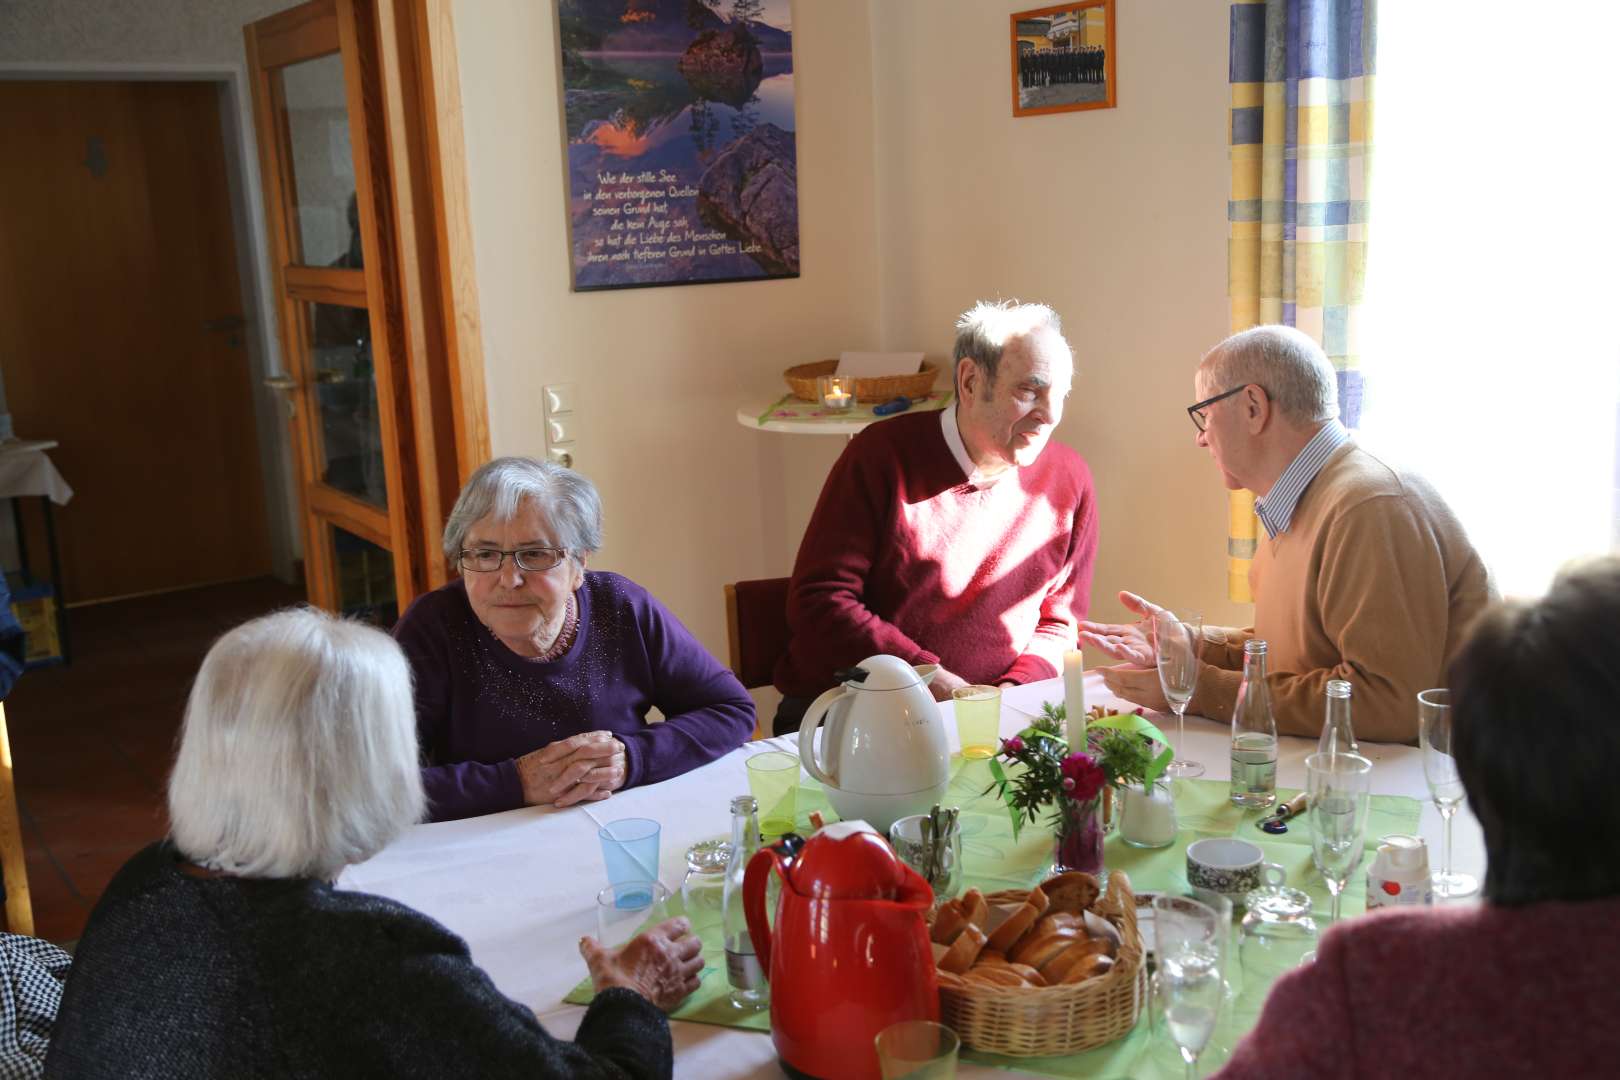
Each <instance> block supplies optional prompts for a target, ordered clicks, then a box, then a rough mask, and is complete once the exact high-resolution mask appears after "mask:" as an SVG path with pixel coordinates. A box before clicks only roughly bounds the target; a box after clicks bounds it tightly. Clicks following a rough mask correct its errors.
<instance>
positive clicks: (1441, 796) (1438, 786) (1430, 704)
mask: <svg viewBox="0 0 1620 1080" xmlns="http://www.w3.org/2000/svg"><path fill="white" fill-rule="evenodd" d="M1417 699H1418V741H1419V742H1420V743H1422V744H1423V777H1424V779H1426V780H1427V781H1428V782H1429V795H1430V796H1431V797H1433V799H1434V806H1435V809H1436V810H1439V811H1440V820H1441V821H1442V822H1444V823H1445V839H1444V841H1443V842H1442V846H1441V849H1440V872H1439V873H1438V874H1435V875H1434V876H1433V877H1432V878H1430V879H1429V880H1430V882H1431V883H1432V884H1433V886H1434V894H1435V895H1436V896H1440V897H1444V898H1446V899H1448V900H1449V899H1452V898H1454V897H1458V896H1472V895H1473V894H1474V893H1476V892H1478V891H1479V879H1478V878H1476V877H1474V875H1472V874H1464V873H1462V872H1460V871H1456V870H1453V869H1452V868H1451V819H1452V818H1453V817H1454V816H1456V813H1457V808H1458V807H1460V806H1462V804H1463V800H1464V799H1465V798H1466V797H1467V795H1466V793H1465V792H1464V791H1463V784H1462V779H1461V778H1460V777H1459V776H1458V775H1457V759H1456V758H1454V757H1452V756H1451V691H1450V690H1444V689H1435V690H1425V691H1423V693H1421V694H1419V695H1418V696H1417Z"/></svg>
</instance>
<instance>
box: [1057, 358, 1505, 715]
mask: <svg viewBox="0 0 1620 1080" xmlns="http://www.w3.org/2000/svg"><path fill="white" fill-rule="evenodd" d="M1195 385H1196V388H1197V393H1198V397H1199V398H1200V399H1201V400H1200V401H1199V403H1198V404H1197V405H1195V406H1193V407H1191V408H1190V409H1189V410H1188V412H1189V413H1190V414H1191V415H1192V418H1193V423H1194V424H1195V425H1196V426H1197V427H1198V429H1199V433H1198V445H1199V446H1202V447H1204V448H1205V449H1207V450H1208V451H1209V453H1210V456H1211V457H1213V458H1214V459H1215V464H1216V466H1217V467H1218V468H1219V469H1220V470H1221V476H1222V477H1223V478H1224V479H1225V481H1226V486H1227V487H1228V488H1230V489H1232V490H1238V489H1241V488H1247V489H1248V490H1250V491H1255V492H1263V493H1264V494H1263V495H1262V496H1260V498H1259V499H1258V500H1257V502H1256V509H1257V511H1258V512H1259V515H1260V521H1261V524H1262V525H1263V526H1264V527H1265V532H1266V536H1265V538H1264V539H1262V540H1261V541H1260V546H1259V550H1258V551H1257V552H1256V554H1255V558H1254V564H1253V566H1252V567H1251V569H1250V571H1249V582H1250V586H1251V588H1252V590H1253V593H1254V625H1253V626H1252V627H1249V628H1246V629H1242V630H1238V629H1230V628H1225V627H1207V628H1205V631H1204V638H1205V641H1204V648H1203V653H1202V660H1203V661H1204V663H1203V665H1202V667H1201V669H1200V671H1199V675H1198V689H1197V692H1196V693H1195V694H1194V695H1193V699H1192V702H1191V703H1190V704H1189V706H1188V709H1187V711H1188V712H1192V713H1197V714H1200V715H1203V716H1208V717H1212V718H1214V719H1217V720H1225V719H1227V718H1229V717H1230V716H1231V715H1232V709H1233V707H1234V706H1235V704H1236V702H1237V692H1238V683H1239V682H1240V680H1241V678H1242V667H1243V643H1244V642H1245V641H1247V640H1248V639H1249V638H1251V637H1255V638H1260V639H1262V640H1264V641H1265V642H1267V643H1268V646H1269V654H1270V657H1269V675H1268V681H1269V683H1270V686H1271V696H1272V703H1273V705H1274V707H1275V711H1276V717H1277V730H1278V731H1279V732H1280V733H1282V734H1285V735H1315V734H1317V733H1319V732H1320V731H1321V729H1322V718H1323V712H1324V706H1323V689H1324V687H1325V685H1326V684H1327V682H1328V680H1329V679H1347V680H1349V682H1350V683H1351V685H1352V686H1353V687H1354V688H1355V696H1354V713H1353V721H1354V726H1355V732H1356V736H1357V737H1358V738H1361V739H1368V740H1371V741H1374V742H1413V741H1415V740H1416V739H1417V702H1416V700H1415V699H1416V695H1417V693H1418V691H1420V690H1425V689H1428V688H1429V687H1432V686H1438V685H1441V683H1442V681H1443V675H1442V673H1443V672H1444V670H1445V665H1446V662H1447V661H1448V660H1449V659H1450V658H1451V655H1452V653H1453V652H1454V651H1455V650H1456V649H1457V647H1458V645H1459V644H1460V643H1461V639H1462V635H1463V632H1464V631H1465V630H1466V629H1467V628H1468V624H1469V622H1470V621H1472V619H1473V618H1474V616H1475V615H1476V614H1478V613H1479V611H1480V610H1481V609H1483V608H1484V607H1485V605H1486V603H1487V601H1488V600H1489V599H1490V594H1491V588H1490V583H1489V580H1488V577H1487V574H1486V571H1485V565H1484V563H1483V562H1482V561H1481V560H1480V557H1479V555H1478V553H1477V552H1475V551H1474V548H1473V545H1471V544H1470V543H1469V542H1468V537H1467V536H1466V534H1465V533H1464V532H1463V528H1462V525H1461V523H1459V522H1458V520H1457V517H1456V515H1455V514H1453V513H1452V512H1451V509H1450V508H1449V507H1447V506H1446V504H1445V501H1444V500H1443V499H1441V498H1440V495H1439V494H1438V493H1437V492H1436V491H1435V490H1434V488H1432V487H1430V486H1429V484H1428V483H1426V482H1425V481H1424V480H1422V479H1421V478H1419V477H1417V476H1414V475H1412V474H1410V473H1406V472H1402V471H1400V470H1397V469H1395V468H1392V467H1391V466H1389V465H1386V464H1384V463H1383V462H1382V461H1380V460H1379V459H1378V458H1376V457H1374V456H1373V455H1371V454H1369V453H1367V451H1365V450H1363V449H1361V448H1360V447H1359V446H1357V445H1356V444H1355V442H1354V440H1353V439H1352V438H1351V436H1350V433H1349V432H1348V431H1347V430H1345V428H1344V426H1343V425H1342V424H1340V423H1339V421H1338V414H1339V409H1338V391H1337V387H1336V382H1335V379H1334V374H1333V367H1332V365H1331V364H1330V363H1329V362H1328V359H1327V357H1326V355H1325V354H1324V353H1323V352H1322V350H1321V348H1320V347H1319V346H1318V345H1317V344H1316V342H1315V341H1313V340H1312V339H1311V338H1310V337H1309V335H1307V334H1304V333H1302V332H1300V331H1298V330H1296V329H1294V328H1292V327H1287V326H1259V327H1255V328H1254V329H1252V330H1246V331H1244V332H1243V333H1241V334H1235V335H1233V336H1232V337H1230V338H1227V339H1226V340H1225V341H1223V342H1222V343H1221V344H1219V345H1217V346H1216V347H1215V348H1214V349H1212V350H1211V351H1210V353H1209V354H1208V355H1207V356H1205V357H1204V359H1203V362H1202V363H1200V364H1199V366H1198V374H1197V378H1196V383H1195ZM1120 600H1121V602H1123V603H1124V604H1125V606H1126V607H1128V608H1130V609H1131V610H1132V611H1135V612H1136V613H1137V614H1139V615H1141V616H1143V620H1142V621H1141V622H1138V623H1135V624H1130V625H1123V624H1102V623H1090V622H1085V623H1081V625H1080V629H1081V633H1080V640H1081V641H1082V643H1084V644H1085V645H1087V646H1089V647H1091V648H1096V649H1101V650H1102V651H1103V652H1105V653H1107V654H1108V655H1110V656H1112V657H1114V658H1115V659H1116V660H1122V661H1125V663H1124V664H1123V665H1122V666H1120V667H1113V668H1105V669H1104V670H1103V677H1104V680H1105V681H1106V682H1107V684H1108V688H1109V689H1110V690H1111V691H1113V692H1114V693H1115V694H1117V695H1118V696H1120V697H1122V698H1125V699H1126V700H1127V701H1133V702H1135V703H1137V704H1138V705H1142V706H1145V707H1147V708H1152V709H1166V708H1167V706H1166V704H1165V700H1164V695H1163V693H1162V691H1161V690H1160V689H1159V681H1158V673H1157V671H1156V670H1155V669H1154V667H1153V642H1152V640H1151V633H1152V630H1151V625H1152V615H1153V612H1154V611H1156V610H1157V606H1156V605H1154V604H1151V603H1149V602H1148V601H1146V600H1144V599H1142V598H1141V597H1139V596H1136V595H1135V594H1133V593H1128V592H1125V593H1120Z"/></svg>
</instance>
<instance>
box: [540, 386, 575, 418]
mask: <svg viewBox="0 0 1620 1080" xmlns="http://www.w3.org/2000/svg"><path fill="white" fill-rule="evenodd" d="M543 396H544V397H545V401H546V415H547V416H556V415H557V414H558V413H571V412H573V411H574V384H573V383H554V384H553V385H551V386H547V387H545V388H544V389H543Z"/></svg>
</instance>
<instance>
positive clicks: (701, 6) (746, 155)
mask: <svg viewBox="0 0 1620 1080" xmlns="http://www.w3.org/2000/svg"><path fill="white" fill-rule="evenodd" d="M788 4H789V0H560V4H559V13H560V35H559V40H560V43H561V47H562V75H563V92H564V113H565V118H566V126H567V136H568V182H569V198H568V213H569V226H570V228H569V235H570V241H571V246H572V257H573V271H574V288H575V290H581V291H582V290H589V289H624V288H635V287H639V286H647V285H693V284H699V283H703V282H715V281H750V280H754V279H757V278H781V277H798V276H799V191H798V151H797V149H796V146H795V143H794V135H793V32H792V20H791V18H790V15H789V10H788Z"/></svg>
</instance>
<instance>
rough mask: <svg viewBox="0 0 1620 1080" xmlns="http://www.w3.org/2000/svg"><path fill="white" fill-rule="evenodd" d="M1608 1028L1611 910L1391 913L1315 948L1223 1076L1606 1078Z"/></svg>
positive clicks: (1615, 1007)
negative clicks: (1313, 958)
mask: <svg viewBox="0 0 1620 1080" xmlns="http://www.w3.org/2000/svg"><path fill="white" fill-rule="evenodd" d="M1611 857H1612V854H1611V855H1605V854H1603V851H1602V850H1601V849H1600V847H1599V846H1594V848H1593V851H1592V858H1594V859H1604V858H1611ZM1617 1016H1620V898H1610V899H1606V900H1591V901H1586V902H1584V903H1566V902H1548V903H1541V904H1530V905H1527V906H1524V907H1515V908H1504V907H1497V906H1495V905H1491V904H1485V905H1468V906H1466V907H1446V908H1434V909H1412V908H1388V909H1385V910H1383V911H1379V912H1374V913H1372V914H1369V915H1367V916H1366V917H1365V918H1358V919H1354V920H1352V921H1350V922H1346V923H1344V924H1343V925H1342V926H1340V927H1335V928H1333V930H1331V931H1330V932H1329V933H1327V934H1325V935H1323V938H1322V945H1321V948H1320V949H1319V950H1318V951H1317V958H1316V963H1315V964H1312V965H1310V966H1309V967H1304V968H1300V969H1297V970H1295V971H1292V972H1290V973H1289V974H1287V975H1286V976H1284V977H1283V978H1282V979H1280V980H1278V982H1277V984H1276V985H1275V986H1274V987H1272V990H1271V994H1270V996H1269V997H1267V998H1266V1006H1265V1011H1264V1012H1263V1013H1262V1014H1261V1016H1260V1023H1259V1025H1258V1026H1257V1027H1256V1028H1255V1029H1254V1030H1253V1031H1251V1032H1250V1033H1249V1034H1248V1036H1247V1037H1245V1038H1244V1040H1243V1042H1241V1043H1239V1044H1238V1047H1237V1049H1236V1050H1235V1051H1233V1053H1232V1057H1231V1059H1230V1060H1229V1061H1228V1062H1227V1064H1226V1067H1225V1068H1224V1069H1222V1070H1221V1071H1220V1073H1219V1074H1218V1075H1219V1077H1220V1078H1222V1080H1237V1078H1242V1080H1252V1078H1270V1077H1276V1078H1277V1080H1285V1078H1290V1080H1291V1078H1293V1077H1302V1076H1304V1077H1312V1078H1313V1080H1329V1078H1333V1077H1343V1078H1345V1080H1350V1078H1352V1077H1363V1076H1390V1077H1414V1076H1490V1077H1498V1076H1523V1077H1555V1076H1556V1077H1575V1076H1613V1075H1615V1072H1616V1070H1617V1069H1620V1025H1617V1024H1616V1023H1615V1018H1616V1017H1617Z"/></svg>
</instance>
